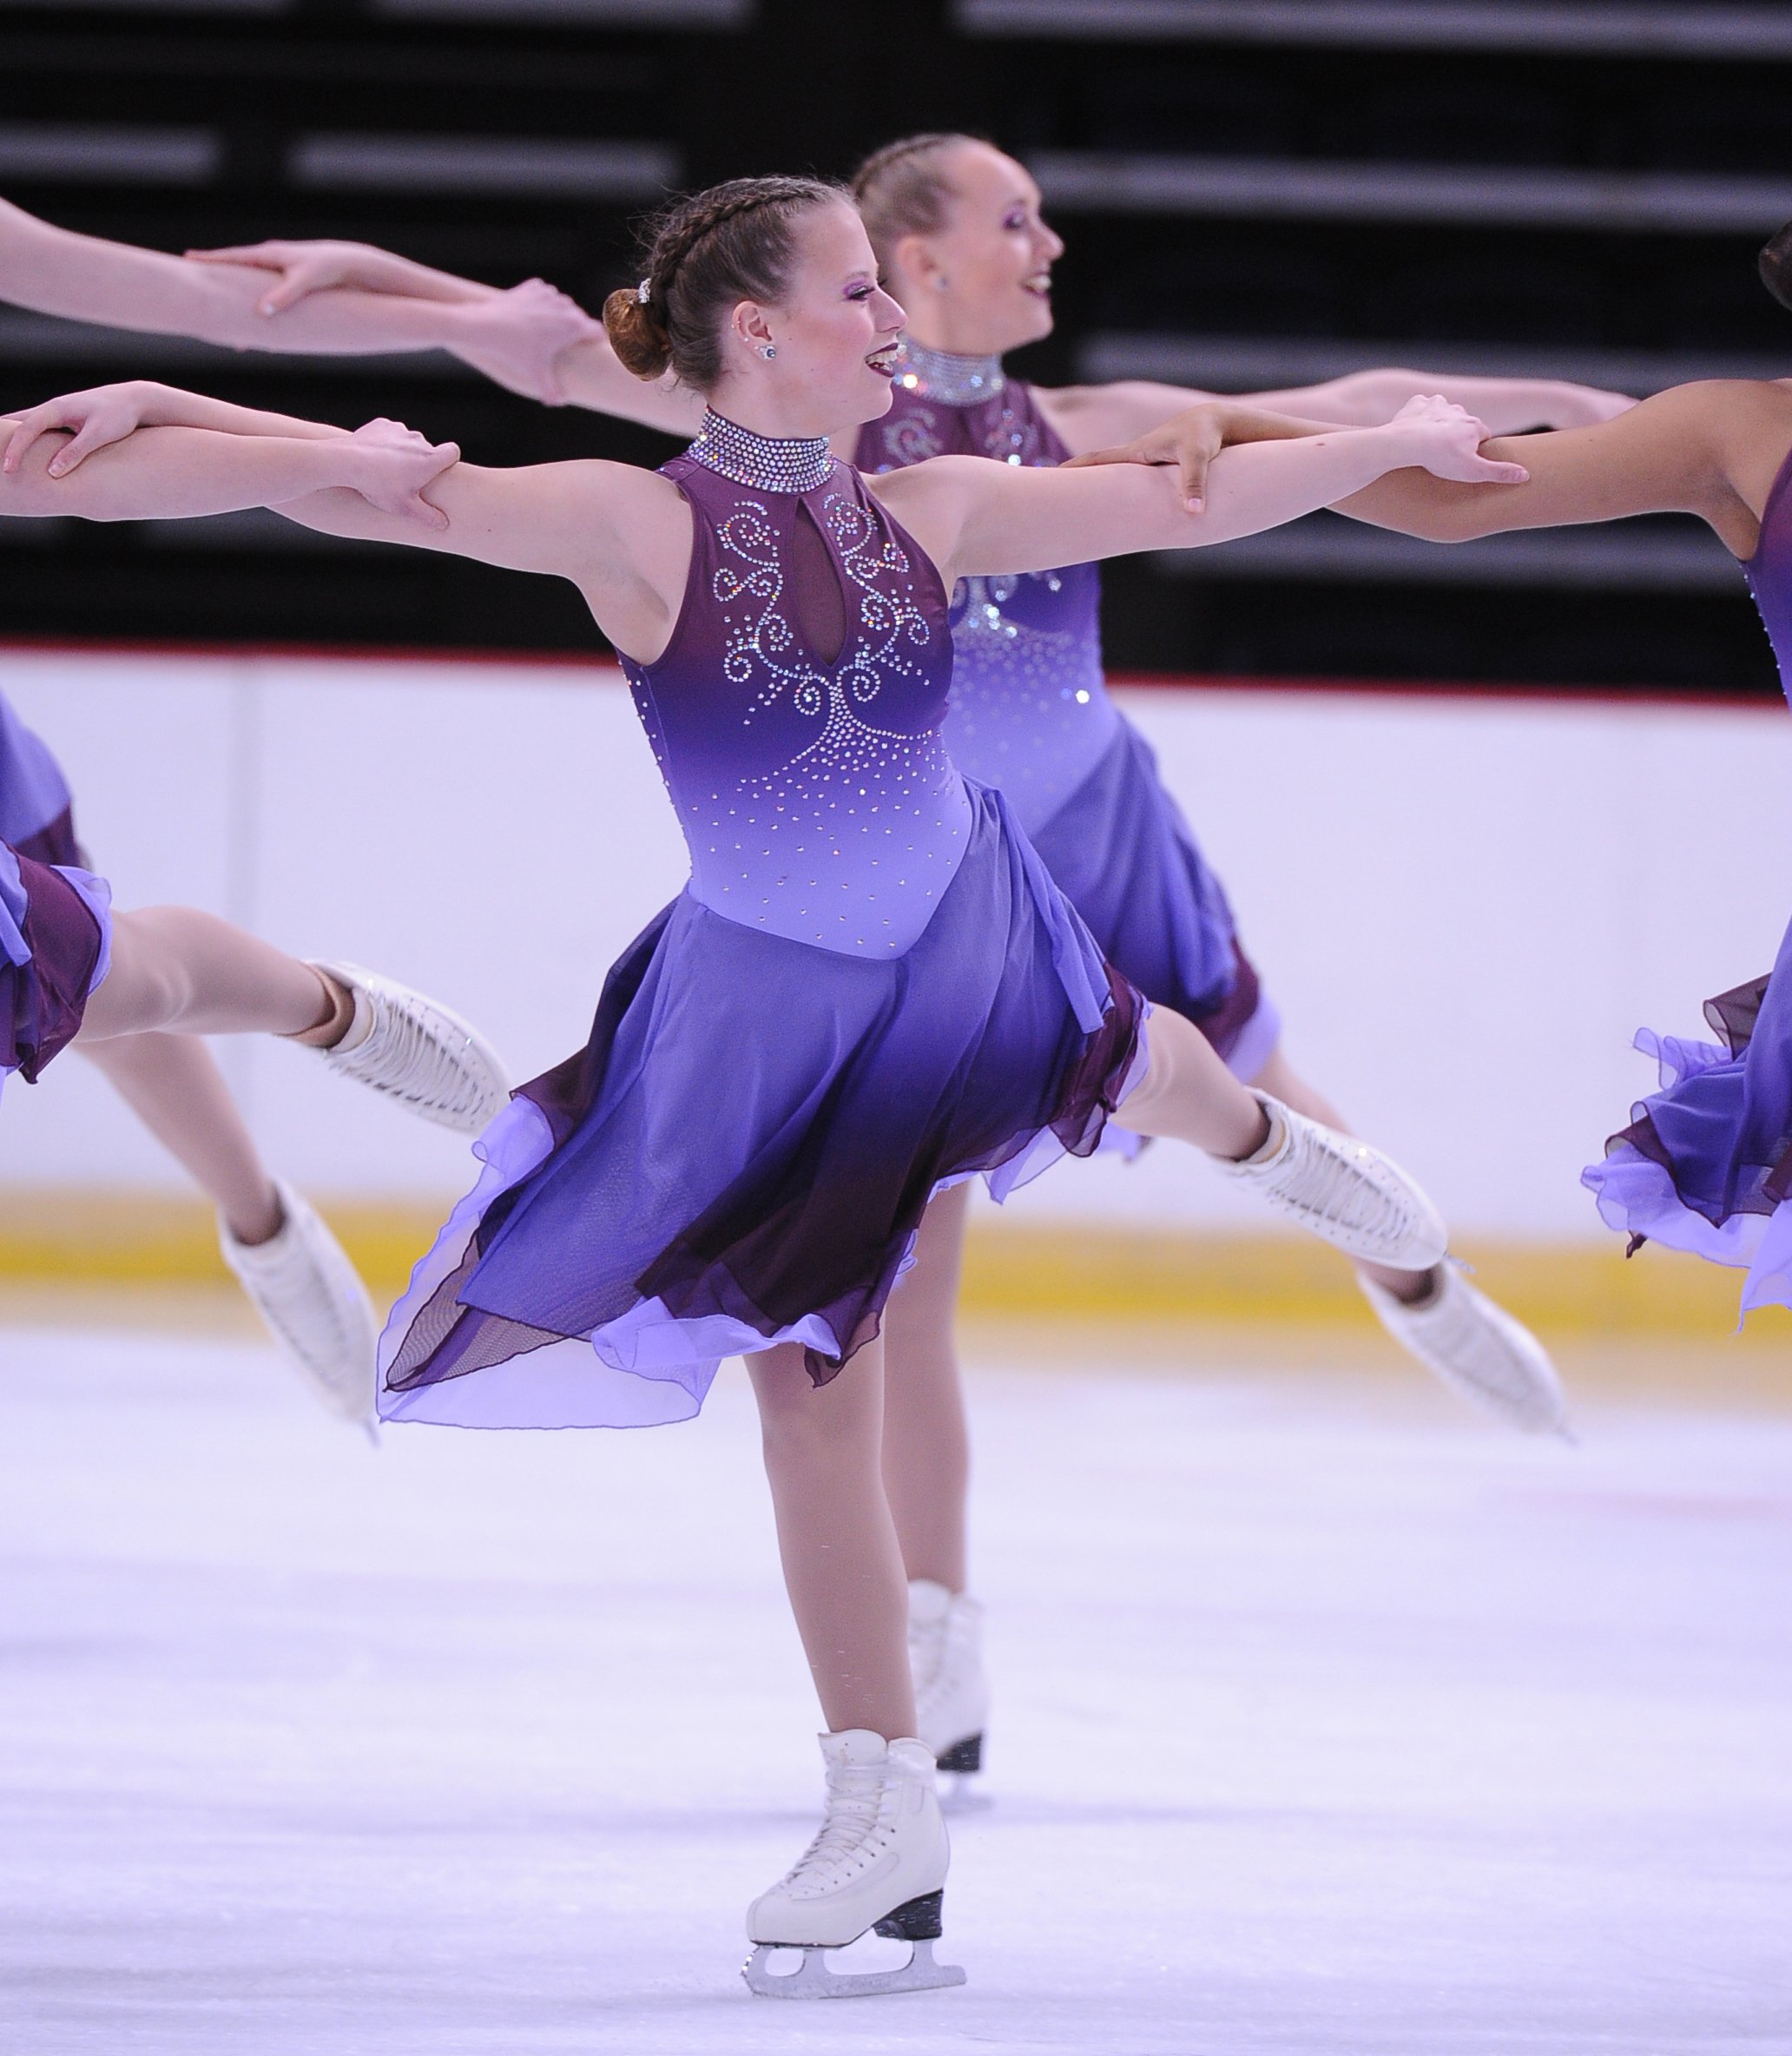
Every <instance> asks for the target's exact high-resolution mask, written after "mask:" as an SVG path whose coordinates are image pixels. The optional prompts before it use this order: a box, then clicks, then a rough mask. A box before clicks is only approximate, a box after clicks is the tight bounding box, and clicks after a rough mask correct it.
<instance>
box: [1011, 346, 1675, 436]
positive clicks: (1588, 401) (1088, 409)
mask: <svg viewBox="0 0 1792 2056" xmlns="http://www.w3.org/2000/svg"><path fill="white" fill-rule="evenodd" d="M1428 393H1439V394H1441V395H1442V397H1443V398H1444V399H1447V400H1450V401H1452V402H1453V404H1454V405H1457V406H1459V407H1466V409H1467V411H1468V412H1470V413H1471V414H1472V415H1474V416H1475V418H1477V419H1478V420H1480V421H1484V422H1486V425H1487V427H1488V428H1489V430H1490V431H1491V432H1492V433H1493V434H1495V435H1507V434H1512V433H1514V432H1517V431H1519V430H1520V429H1527V428H1579V427H1584V426H1586V425H1590V424H1591V423H1593V422H1598V421H1609V420H1611V418H1612V417H1613V416H1615V415H1617V414H1622V413H1624V412H1626V411H1627V410H1628V409H1630V408H1631V407H1633V406H1635V405H1636V404H1637V403H1636V401H1635V400H1634V399H1632V398H1631V395H1630V394H1629V393H1627V392H1602V391H1600V390H1599V389H1598V387H1597V386H1592V385H1574V384H1572V383H1571V382H1570V381H1568V380H1566V379H1497V378H1481V377H1475V376H1471V375H1467V374H1464V375H1461V376H1457V375H1455V374H1453V373H1450V372H1415V371H1404V370H1401V369H1400V368H1398V367H1395V366H1390V367H1389V368H1387V370H1382V371H1363V372H1349V373H1347V375H1346V376H1344V377H1343V378H1339V379H1326V380H1325V381H1323V382H1322V383H1321V384H1319V385H1291V386H1285V387H1281V388H1279V389H1278V390H1276V391H1274V392H1241V393H1237V394H1235V395H1230V396H1229V395H1226V394H1222V393H1212V392H1200V391H1198V390H1197V389H1196V388H1194V387H1192V386H1183V385H1159V384H1158V383H1156V381H1155V380H1152V379H1117V380H1116V381H1115V382H1114V383H1113V384H1112V385H1062V386H1057V387H1044V388H1041V389H1040V391H1039V400H1040V403H1041V405H1043V406H1044V410H1045V412H1046V413H1047V415H1048V416H1049V417H1050V418H1051V424H1052V426H1053V427H1054V428H1056V429H1057V432H1058V433H1059V434H1060V435H1061V436H1062V437H1063V438H1064V441H1065V442H1066V443H1068V444H1069V445H1070V446H1071V450H1072V451H1074V452H1076V453H1077V454H1078V455H1080V454H1082V453H1083V452H1084V451H1092V450H1099V449H1101V448H1102V447H1103V446H1104V445H1107V444H1111V443H1124V442H1130V441H1131V439H1132V438H1134V437H1135V436H1142V435H1145V434H1148V433H1149V432H1150V431H1151V430H1152V429H1155V428H1161V427H1162V426H1163V425H1164V424H1165V423H1166V422H1169V421H1171V420H1173V419H1174V418H1176V416H1177V415H1179V414H1182V413H1184V412H1187V411H1188V410H1189V408H1191V407H1195V406H1198V405H1201V404H1202V402H1205V401H1211V400H1215V399H1226V398H1229V397H1230V398H1232V399H1235V401H1236V403H1237V405H1240V406H1243V407H1255V408H1259V409H1263V410H1267V411H1268V412H1271V413H1276V414H1294V415H1298V416H1299V417H1300V418H1302V419H1303V420H1309V421H1316V422H1321V423H1323V424H1325V425H1327V426H1328V427H1341V428H1370V427H1374V426H1375V425H1378V424H1380V423H1381V422H1384V421H1391V420H1393V418H1394V416H1395V415H1396V414H1398V413H1399V412H1400V409H1401V408H1402V407H1403V406H1405V405H1406V404H1407V401H1408V400H1410V399H1413V398H1415V397H1416V396H1418V395H1420V394H1428Z"/></svg>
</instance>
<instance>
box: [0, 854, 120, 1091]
mask: <svg viewBox="0 0 1792 2056" xmlns="http://www.w3.org/2000/svg"><path fill="white" fill-rule="evenodd" d="M110 906H111V893H110V891H109V887H108V886H107V884H106V881H105V880H103V879H101V878H96V877H95V876H94V875H93V873H91V872H89V871H83V870H82V869H80V868H78V867H76V866H73V865H50V864H44V863H41V862H39V861H38V860H37V859H36V858H35V857H30V856H26V855H22V854H21V853H19V852H18V851H16V850H15V849H13V848H12V847H10V845H8V844H6V843H0V1077H4V1076H6V1075H8V1074H10V1072H12V1071H22V1072H23V1074H24V1077H25V1078H26V1079H27V1081H28V1082H30V1083H32V1084H35V1083H36V1079H37V1076H38V1073H39V1072H40V1071H42V1070H43V1067H44V1065H45V1064H48V1063H49V1060H50V1058H52V1057H54V1056H56V1053H57V1052H58V1051H60V1050H62V1049H63V1048H65V1047H66V1046H67V1044H69V1042H70V1041H72V1040H73V1038H74V1036H75V1033H76V1030H77V1029H78V1028H79V1027H80V1025H81V1019H82V1014H83V1013H84V1012H85V1011H86V1007H87V1002H88V999H89V997H90V996H91V994H92V992H93V991H94V988H95V987H96V985H98V984H99V982H100V980H101V979H102V978H104V977H105V975H106V972H107V969H108V966H109V962H110V956H111V946H112V919H111V912H110Z"/></svg>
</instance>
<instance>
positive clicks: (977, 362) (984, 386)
mask: <svg viewBox="0 0 1792 2056" xmlns="http://www.w3.org/2000/svg"><path fill="white" fill-rule="evenodd" d="M898 351H899V354H898V356H897V359H896V383H897V384H898V385H899V386H900V387H901V388H902V390H903V391H904V392H912V393H915V394H916V395H918V396H919V398H920V399H937V400H939V402H940V404H941V405H944V406H948V407H974V406H975V405H977V404H978V401H979V400H985V399H994V398H995V396H996V395H997V394H998V392H1000V391H1001V390H1002V388H1003V386H1005V385H1006V384H1007V383H1008V379H1007V375H1006V374H1005V372H1004V371H1003V369H1002V360H1001V359H1000V358H999V357H960V356H959V355H957V354H956V353H954V352H952V351H951V350H930V349H928V348H927V347H926V345H925V344H921V343H918V342H916V341H915V339H913V337H912V336H904V337H903V339H902V340H901V342H900V343H899V345H898Z"/></svg>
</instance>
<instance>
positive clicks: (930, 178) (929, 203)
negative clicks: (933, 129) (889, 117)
mask: <svg viewBox="0 0 1792 2056" xmlns="http://www.w3.org/2000/svg"><path fill="white" fill-rule="evenodd" d="M987 141H988V139H987V138H986V137H985V136H981V135H961V134H959V132H958V131H957V130H955V129H954V130H942V131H939V132H937V133H933V134H929V135H905V136H904V137H903V138H902V140H901V141H900V142H886V144H885V145H884V147H883V148H882V149H880V150H873V152H872V154H871V155H870V156H868V157H867V158H866V160H865V161H864V163H862V164H861V165H860V167H859V168H858V170H857V171H855V172H854V173H853V199H854V200H855V201H857V202H858V204H859V212H860V215H861V216H862V217H863V219H864V222H865V233H866V234H867V235H868V236H869V237H870V238H871V247H872V248H873V249H874V250H875V251H876V252H877V256H878V262H879V263H880V264H882V265H885V266H887V265H888V264H889V263H890V261H891V260H892V258H893V256H894V254H895V251H896V246H897V244H898V243H899V242H900V241H902V239H903V237H904V236H905V235H933V234H937V233H938V232H939V230H940V229H942V228H944V227H945V219H946V215H947V214H948V213H949V211H950V210H951V208H952V199H953V193H952V181H951V180H950V179H949V178H948V177H947V176H946V175H945V155H946V152H947V151H948V150H955V149H957V148H959V146H960V145H961V144H964V143H985V142H987ZM989 147H990V148H994V145H993V144H991V145H989Z"/></svg>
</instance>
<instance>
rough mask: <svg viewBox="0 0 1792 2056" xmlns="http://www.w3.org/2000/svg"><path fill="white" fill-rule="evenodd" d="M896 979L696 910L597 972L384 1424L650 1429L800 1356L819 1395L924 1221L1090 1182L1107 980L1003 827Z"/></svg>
mask: <svg viewBox="0 0 1792 2056" xmlns="http://www.w3.org/2000/svg"><path fill="white" fill-rule="evenodd" d="M970 792H971V798H972V828H971V831H970V836H969V847H967V849H966V851H965V856H964V859H963V860H962V862H961V864H960V866H959V870H958V873H957V875H956V876H955V877H954V879H953V880H952V884H951V886H949V887H948V888H947V889H946V891H945V893H944V895H943V896H942V898H941V899H940V902H939V907H938V909H937V911H936V912H935V913H934V915H933V917H932V919H931V921H930V922H929V923H928V925H927V926H926V930H925V931H924V932H923V933H922V935H921V937H920V939H919V941H918V942H917V943H916V944H915V945H914V946H913V947H912V948H911V949H910V950H909V951H908V952H906V954H905V955H903V956H902V957H900V958H898V959H893V960H892V961H888V962H880V961H878V960H877V959H866V958H861V957H848V956H844V955H840V954H838V953H836V952H832V951H827V950H823V949H819V948H815V947H813V946H809V945H807V944H804V943H799V942H793V941H790V940H787V939H784V938H782V937H779V936H776V935H772V934H768V933H767V932H764V931H762V930H759V929H754V928H748V927H747V926H743V925H742V924H741V923H740V922H738V921H734V920H729V919H724V918H723V917H722V916H721V915H719V914H716V913H712V912H711V911H710V910H709V909H708V907H706V906H703V905H702V904H701V903H700V902H699V901H698V900H696V899H694V898H693V897H692V896H691V894H690V893H688V892H686V893H683V894H682V895H681V896H680V897H679V898H678V899H675V900H674V901H673V902H672V904H671V905H670V906H669V907H667V908H666V909H665V910H664V911H663V912H662V913H661V914H660V915H659V916H658V918H657V919H656V920H655V921H654V922H653V923H652V925H651V926H649V928H648V929H647V930H646V931H645V932H644V933H642V935H641V936H640V937H639V938H638V939H636V942H635V943H634V944H632V945H631V946H630V947H629V950H628V951H627V952H625V953H624V955H623V957H622V959H620V960H619V961H618V962H617V963H616V965H615V966H614V968H613V969H612V970H611V972H610V973H609V979H608V980H607V982H606V984H605V985H604V989H603V998H602V999H601V1001H600V1003H599V1005H598V1008H597V1013H596V1020H595V1022H594V1024H593V1026H592V1031H591V1037H590V1042H589V1043H588V1044H587V1045H586V1047H585V1048H584V1049H583V1051H580V1052H579V1053H578V1054H577V1055H576V1056H575V1057H573V1058H570V1059H569V1060H568V1061H567V1062H566V1063H565V1064H562V1065H560V1066H559V1068H558V1069H557V1070H555V1071H549V1072H548V1073H546V1074H545V1075H544V1077H539V1078H537V1079H536V1080H535V1081H534V1082H533V1083H532V1084H529V1085H526V1086H524V1088H523V1090H522V1091H521V1092H519V1093H518V1094H517V1097H516V1098H515V1099H514V1100H513V1101H512V1103H511V1106H510V1107H509V1108H508V1109H507V1110H505V1112H504V1113H503V1114H502V1115H500V1116H499V1117H498V1118H497V1120H496V1121H495V1122H493V1123H492V1124H491V1127H490V1128H489V1129H487V1130H486V1131H485V1133H484V1136H483V1137H481V1138H480V1141H479V1143H478V1145H477V1154H478V1156H479V1157H481V1158H482V1159H483V1160H484V1164H485V1170H484V1176H482V1177H481V1179H480V1181H479V1183H478V1186H477V1187H476V1188H475V1189H474V1190H473V1191H472V1192H471V1194H470V1195H469V1196H468V1197H467V1198H466V1199H465V1200H464V1201H463V1202H462V1203H461V1204H460V1205H459V1206H458V1208H457V1209H455V1211H454V1213H453V1215H452V1216H451V1218H450V1220H449V1222H448V1223H447V1225H446V1227H445V1229H443V1231H442V1233H441V1235H440V1236H438V1239H437V1242H436V1244H435V1247H434V1248H433V1249H432V1250H431V1252H430V1253H429V1255H427V1256H426V1257H425V1259H424V1260H423V1262H421V1263H420V1264H419V1265H418V1268H417V1270H416V1272H415V1274H414V1275H413V1276H412V1281H411V1285H410V1288H409V1290H408V1291H407V1292H406V1293H405V1297H404V1298H403V1299H402V1300H401V1301H399V1305H398V1306H397V1307H396V1308H394V1310H393V1313H392V1319H391V1321H390V1322H389V1323H388V1324H387V1328H386V1332H385V1339H384V1341H383V1343H382V1346H381V1352H380V1362H381V1370H382V1376H381V1381H380V1384H381V1392H380V1411H381V1413H382V1414H383V1415H384V1416H385V1418H386V1419H388V1420H424V1421H434V1422H438V1423H443V1424H447V1425H453V1426H458V1427H643V1426H648V1425H651V1424H654V1423H658V1422H663V1421H669V1420H685V1419H688V1418H689V1417H690V1416H691V1415H692V1414H695V1413H696V1411H697V1410H698V1408H699V1407H701V1406H702V1401H703V1397H704V1394H706V1393H707V1391H708V1387H709V1384H710V1381H711V1380H712V1379H713V1377H714V1376H715V1371H716V1368H717V1366H718V1364H719V1363H720V1361H721V1359H722V1358H723V1357H725V1356H729V1355H734V1354H743V1353H751V1352H753V1351H756V1350H760V1349H763V1348H766V1347H768V1345H769V1344H772V1343H775V1342H797V1343H800V1344H801V1345H802V1346H803V1348H804V1349H805V1351H806V1352H807V1362H808V1367H809V1372H810V1375H811V1377H812V1378H814V1380H815V1381H816V1382H817V1383H818V1384H820V1383H823V1382H825V1381H827V1379H829V1378H831V1377H832V1376H833V1375H834V1374H835V1373H836V1372H837V1371H838V1370H839V1369H840V1367H841V1365H842V1364H843V1363H844V1362H845V1361H846V1360H847V1358H848V1357H850V1355H851V1354H852V1353H853V1351H854V1350H855V1349H856V1348H859V1347H860V1346H861V1345H862V1344H863V1343H864V1342H866V1341H868V1340H870V1339H871V1337H872V1336H873V1335H874V1334H876V1332H877V1329H878V1324H879V1321H880V1315H881V1312H882V1308H883V1306H884V1302H885V1301H886V1298H887V1297H888V1295H889V1293H890V1289H891V1288H892V1286H893V1284H894V1283H895V1282H896V1279H897V1276H898V1275H899V1272H900V1270H901V1269H903V1268H904V1266H905V1264H906V1262H908V1261H910V1259H911V1256H912V1247H913V1242H914V1235H915V1230H916V1229H917V1228H918V1226H919V1222H920V1218H921V1214H922V1211H923V1209H925V1207H926V1203H927V1201H928V1200H929V1198H930V1197H931V1196H932V1194H933V1193H934V1192H936V1191H937V1190H939V1189H941V1188H942V1187H943V1186H945V1185H947V1184H950V1183H955V1182H957V1181H959V1180H961V1179H963V1178H965V1177H968V1176H973V1175H975V1174H978V1173H981V1174H982V1175H983V1176H985V1178H986V1179H987V1181H988V1183H989V1185H990V1188H991V1189H992V1192H993V1193H994V1194H995V1195H996V1196H997V1197H998V1198H999V1197H1001V1196H1003V1195H1004V1194H1005V1193H1006V1192H1007V1191H1009V1190H1011V1189H1012V1188H1013V1187H1014V1186H1016V1185H1018V1184H1019V1183H1022V1182H1023V1181H1024V1179H1026V1178H1028V1177H1030V1176H1033V1175H1034V1174H1035V1173H1037V1172H1038V1171H1039V1170H1043V1169H1044V1167H1045V1165H1046V1164H1047V1163H1050V1162H1051V1161H1052V1160H1054V1159H1055V1158H1056V1157H1059V1156H1062V1155H1063V1154H1064V1153H1065V1152H1066V1151H1068V1152H1071V1153H1072V1154H1075V1155H1086V1154H1088V1153H1089V1152H1090V1150H1093V1149H1094V1148H1095V1146H1096V1144H1097V1141H1098V1139H1099V1137H1100V1135H1101V1131H1102V1129H1103V1126H1104V1123H1105V1122H1106V1120H1107V1117H1108V1115H1109V1114H1110V1112H1111V1111H1112V1110H1113V1108H1114V1107H1115V1105H1116V1104H1118V1102H1119V1100H1120V1099H1121V1098H1122V1097H1123V1096H1124V1094H1125V1092H1126V1091H1128V1090H1129V1089H1130V1085H1131V1084H1132V1083H1133V1082H1134V1081H1135V1080H1136V1077H1139V1076H1141V1075H1142V1074H1143V1065H1144V1060H1145V1052H1144V1038H1143V1028H1144V1016H1145V1013H1146V1012H1147V1009H1146V1007H1145V1005H1144V1003H1143V1000H1142V999H1141V998H1140V997H1139V995H1138V994H1137V993H1136V992H1135V991H1134V990H1133V988H1132V987H1131V986H1130V985H1129V984H1128V983H1127V982H1126V981H1125V980H1124V979H1121V978H1119V977H1118V976H1117V975H1115V974H1112V973H1110V971H1109V970H1108V967H1107V965H1105V964H1104V962H1103V960H1102V957H1101V953H1100V952H1099V951H1098V950H1097V947H1096V946H1095V944H1094V943H1093V942H1092V940H1091V939H1090V936H1089V934H1088V932H1087V931H1086V930H1085V929H1084V926H1082V924H1081V923H1080V922H1079V921H1078V920H1077V918H1076V916H1075V914H1074V913H1072V912H1071V908H1070V906H1068V905H1067V903H1066V902H1065V900H1064V896H1063V895H1062V894H1061V893H1058V892H1057V890H1056V889H1055V888H1054V887H1053V886H1052V884H1051V879H1050V877H1049V876H1048V875H1047V873H1046V872H1045V870H1044V867H1043V866H1042V865H1041V864H1040V862H1039V860H1038V858H1037V857H1036V856H1035V855H1034V854H1033V852H1032V851H1031V848H1030V847H1029V846H1028V844H1027V843H1026V841H1025V840H1024V838H1023V837H1022V836H1021V835H1020V834H1018V832H1017V831H1016V830H1015V829H1014V828H1013V827H1012V825H1011V820H1010V817H1009V814H1008V811H1007V808H1006V806H1005V802H1004V801H1002V799H1001V796H1000V794H998V793H996V792H994V791H993V790H992V789H991V788H989V787H980V786H975V785H973V786H972V787H970Z"/></svg>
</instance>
